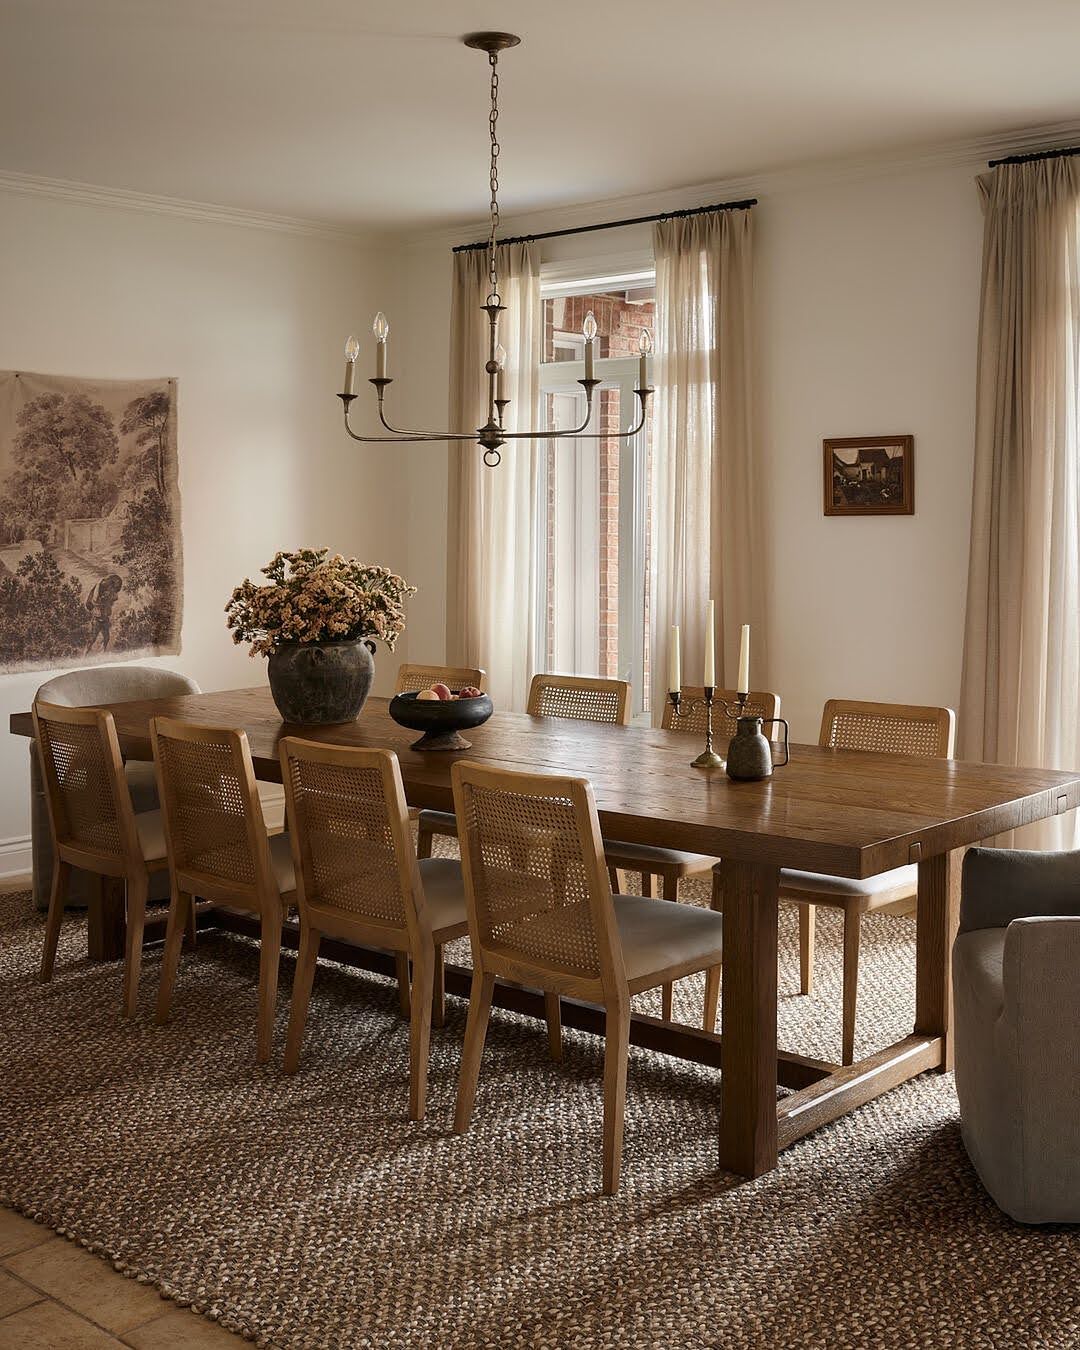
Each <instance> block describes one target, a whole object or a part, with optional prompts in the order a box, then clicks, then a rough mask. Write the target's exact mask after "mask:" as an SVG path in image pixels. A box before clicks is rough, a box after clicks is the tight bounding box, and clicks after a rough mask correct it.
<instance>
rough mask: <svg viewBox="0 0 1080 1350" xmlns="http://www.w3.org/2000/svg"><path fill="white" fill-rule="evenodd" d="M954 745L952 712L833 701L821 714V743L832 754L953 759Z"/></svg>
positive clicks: (954, 735)
mask: <svg viewBox="0 0 1080 1350" xmlns="http://www.w3.org/2000/svg"><path fill="white" fill-rule="evenodd" d="M955 741H956V714H955V713H954V712H953V710H952V709H951V708H928V707H921V706H919V705H916V704H905V703H860V702H857V701H855V700H853V699H842V698H831V699H829V701H828V703H826V704H825V711H824V713H823V714H822V718H821V735H820V737H819V740H818V743H819V744H820V745H823V746H825V747H826V748H827V749H830V750H872V751H878V752H879V753H883V754H893V755H927V756H929V757H931V758H933V759H951V758H952V754H953V749H954V745H955Z"/></svg>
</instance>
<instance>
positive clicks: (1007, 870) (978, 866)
mask: <svg viewBox="0 0 1080 1350" xmlns="http://www.w3.org/2000/svg"><path fill="white" fill-rule="evenodd" d="M1044 916H1061V917H1070V916H1072V917H1078V916H1080V851H1071V852H1068V853H1037V852H1029V851H1027V850H1024V849H1003V848H972V849H969V850H968V853H967V856H966V857H965V858H964V870H963V879H962V883H961V900H960V932H961V933H967V932H970V931H971V930H972V929H975V928H1007V927H1008V926H1009V924H1010V923H1012V921H1013V920H1014V919H1028V918H1039V917H1044Z"/></svg>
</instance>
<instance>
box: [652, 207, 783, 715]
mask: <svg viewBox="0 0 1080 1350" xmlns="http://www.w3.org/2000/svg"><path fill="white" fill-rule="evenodd" d="M752 249H753V212H752V211H749V210H740V211H716V212H710V213H707V214H704V215H698V216H689V217H685V218H682V219H677V220H667V221H661V222H659V223H658V224H657V226H656V231H655V252H656V328H657V332H656V338H657V342H656V346H657V360H656V384H657V395H656V401H657V406H656V442H655V449H654V452H653V547H652V597H653V599H652V615H651V619H652V633H653V647H652V650H653V652H654V653H655V654H656V655H655V658H654V660H653V662H652V689H653V699H652V707H653V709H654V717H655V719H656V721H657V722H658V721H659V718H660V714H661V711H662V709H663V706H664V698H665V686H666V674H667V653H668V645H669V638H670V631H671V625H672V624H676V623H677V624H679V625H681V628H682V643H683V679H684V681H685V682H686V683H687V684H700V682H701V675H702V660H703V657H702V652H703V649H704V621H705V605H706V602H707V601H708V600H709V599H710V598H711V599H713V600H715V602H716V623H717V670H716V678H717V683H718V684H720V685H721V686H723V685H727V686H728V687H731V685H732V684H733V683H734V680H735V676H736V668H737V653H738V643H739V628H740V625H741V624H744V623H750V624H752V625H754V634H753V638H754V647H753V660H752V664H751V675H752V682H753V683H754V685H755V687H756V688H761V687H762V684H761V681H762V679H763V678H764V676H765V670H766V667H765V648H764V639H765V631H764V627H763V625H762V617H763V595H764V562H765V558H764V547H763V543H764V536H763V530H762V511H763V507H764V502H763V498H764V484H763V483H762V481H761V479H760V477H759V474H758V465H757V461H756V459H755V454H754V438H753V426H752V421H753V418H752V408H753V402H752V381H751V362H752V360H753V334H752V319H753V314H752V305H753V299H752V288H753V274H752Z"/></svg>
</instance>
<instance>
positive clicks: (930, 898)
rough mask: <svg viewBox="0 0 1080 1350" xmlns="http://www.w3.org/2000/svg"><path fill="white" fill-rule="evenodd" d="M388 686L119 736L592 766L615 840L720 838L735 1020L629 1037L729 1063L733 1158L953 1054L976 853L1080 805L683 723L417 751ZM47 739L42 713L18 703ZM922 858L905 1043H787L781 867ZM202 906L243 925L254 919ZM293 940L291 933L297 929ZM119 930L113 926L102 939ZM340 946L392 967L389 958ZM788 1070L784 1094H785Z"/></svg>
mask: <svg viewBox="0 0 1080 1350" xmlns="http://www.w3.org/2000/svg"><path fill="white" fill-rule="evenodd" d="M387 707H388V705H387V701H386V700H385V699H378V698H372V699H369V700H368V702H367V704H366V706H365V708H364V710H363V712H362V713H361V715H360V717H359V718H358V719H357V720H356V721H355V722H350V723H346V724H344V725H336V726H322V727H297V726H291V725H287V724H285V723H283V722H282V721H281V718H280V716H279V715H278V712H277V710H276V708H275V707H274V704H273V701H272V699H271V697H270V693H269V690H268V689H267V688H265V687H262V688H255V689H239V690H229V691H225V692H220V693H209V694H191V695H184V696H179V697H173V698H163V699H153V700H147V701H143V702H133V703H117V704H112V705H109V711H110V712H111V713H112V714H113V717H114V718H115V721H116V729H117V733H118V736H119V739H120V745H121V748H122V750H123V752H124V754H125V755H126V756H128V757H129V758H149V757H150V741H149V723H150V719H151V718H152V717H154V716H157V715H166V716H170V717H178V718H182V719H185V720H187V721H191V722H198V723H203V724H209V725H214V726H229V727H238V728H242V729H243V730H244V731H245V732H246V733H247V737H248V741H249V743H250V747H251V753H252V757H253V760H254V763H255V769H256V773H257V774H258V775H259V777H262V778H267V779H275V780H280V777H281V771H280V766H279V761H278V742H279V741H280V739H281V737H282V736H284V735H300V736H304V737H306V738H308V739H310V740H314V741H324V742H331V743H333V744H337V745H355V746H365V747H382V748H386V749H390V750H394V751H396V752H397V755H398V758H399V761H400V764H401V775H402V779H403V781H404V784H405V792H406V796H407V798H408V800H409V802H410V804H412V805H413V806H418V807H434V808H437V809H440V810H452V809H453V799H452V793H451V786H450V768H451V765H452V764H453V763H454V761H455V759H458V758H466V759H473V760H478V761H481V762H483V763H487V764H495V765H503V766H505V767H507V768H513V769H522V770H528V771H529V772H530V773H544V772H550V773H553V774H575V775H581V776H582V777H585V778H588V779H589V780H590V781H591V783H592V785H593V790H594V793H595V797H596V804H597V809H598V812H599V817H600V826H601V829H602V831H603V833H604V835H605V837H607V838H610V839H619V840H624V841H628V842H632V843H641V844H651V845H659V846H662V847H668V848H677V849H684V850H688V851H691V852H694V853H704V854H709V855H711V856H715V857H718V858H720V859H722V861H721V863H720V864H719V869H720V878H721V882H722V886H721V887H720V888H719V890H720V891H721V892H722V896H723V902H722V903H723V914H724V954H723V986H722V988H723V994H722V1005H721V1025H720V1033H719V1035H718V1036H717V1035H714V1034H712V1033H710V1032H705V1031H702V1030H699V1029H695V1028H691V1027H683V1026H677V1025H674V1024H672V1023H668V1022H663V1021H661V1020H660V1019H658V1018H653V1017H647V1016H644V1015H642V1014H635V1016H634V1019H633V1023H632V1026H631V1041H632V1042H633V1043H635V1044H638V1045H642V1046H647V1047H650V1048H652V1049H656V1050H661V1051H664V1052H665V1053H668V1054H673V1055H677V1056H681V1057H683V1058H686V1059H690V1060H694V1061H696V1062H698V1063H706V1064H713V1065H717V1066H718V1067H719V1069H720V1119H719V1162H720V1166H721V1167H722V1168H724V1169H726V1170H727V1171H730V1172H734V1173H737V1174H740V1175H742V1176H746V1177H753V1176H758V1175H760V1174H762V1173H764V1172H767V1171H769V1170H770V1169H772V1168H774V1167H775V1166H776V1165H777V1158H778V1152H779V1151H780V1150H781V1149H783V1148H785V1147H787V1146H788V1145H790V1144H792V1143H794V1142H795V1141H796V1140H797V1139H800V1138H801V1137H802V1136H804V1135H806V1134H807V1133H809V1132H810V1131H811V1130H813V1129H816V1128H817V1127H818V1126H820V1125H823V1124H826V1123H827V1122H829V1121H832V1120H835V1119H837V1118H838V1117H839V1116H841V1115H843V1114H845V1113H846V1112H848V1111H850V1110H852V1109H854V1108H855V1107H857V1106H860V1105H862V1104H863V1103H865V1102H867V1101H870V1100H872V1099H873V1098H875V1097H878V1096H880V1095H881V1094H882V1093H884V1092H887V1091H889V1090H890V1089H891V1088H893V1087H896V1086H898V1085H899V1084H900V1083H903V1082H905V1081H907V1080H908V1079H910V1078H912V1077H914V1076H915V1075H917V1074H920V1073H924V1072H927V1071H945V1070H948V1069H950V1068H951V1066H952V1060H953V1045H952V1027H953V1014H952V987H951V978H950V959H951V952H952V944H953V938H954V935H955V932H956V926H957V920H958V915H959V868H960V861H961V859H962V856H963V851H964V849H965V848H966V847H967V846H969V845H971V844H974V843H977V842H979V841H980V840H984V839H987V838H989V837H990V836H992V835H996V834H999V833H1001V832H1002V831H1005V830H1011V829H1014V828H1016V827H1017V826H1020V825H1025V824H1028V823H1030V822H1032V821H1037V820H1042V819H1044V818H1046V817H1049V816H1053V815H1058V814H1061V813H1062V812H1064V811H1068V810H1072V809H1073V808H1075V807H1077V806H1080V773H1073V772H1059V771H1054V770H1050V769H1024V768H1006V767H1001V766H997V765H989V764H976V763H965V762H962V761H957V760H940V759H929V758H922V757H917V756H909V755H893V754H871V753H865V752H862V751H854V750H829V749H823V748H822V747H820V746H817V745H793V746H792V747H791V758H790V762H789V763H788V764H787V765H786V766H784V767H781V768H778V769H777V770H776V771H775V772H774V774H773V776H772V777H771V778H768V779H765V780H763V781H760V782H749V783H747V782H733V781H732V780H730V779H729V778H728V777H727V776H726V774H724V773H723V771H717V770H701V769H695V768H691V766H690V760H691V759H692V758H693V757H694V755H695V754H696V753H697V751H698V749H699V748H700V747H699V745H698V744H697V741H696V739H695V738H694V737H693V736H692V735H689V734H687V733H679V732H671V731H661V730H654V729H651V728H647V727H638V726H606V725H599V724H595V723H590V722H579V721H569V720H561V719H557V718H544V717H529V716H526V715H524V714H517V713H495V714H494V716H492V718H491V719H490V721H488V722H487V723H486V724H485V725H484V726H482V727H477V728H474V729H473V730H471V731H469V732H468V733H467V734H468V738H469V740H470V741H471V743H472V744H471V748H470V749H469V750H467V751H464V752H446V751H441V752H440V751H422V752H421V751H414V750H412V749H410V746H411V744H412V743H413V741H414V740H415V733H414V732H411V731H408V730H406V729H405V728H403V727H400V726H398V725H397V724H396V723H395V722H394V721H393V720H392V719H391V718H390V715H389V713H388V711H387ZM11 731H12V732H13V733H15V734H16V735H22V736H29V735H32V734H33V728H32V724H31V719H30V714H29V713H15V714H13V715H12V717H11ZM908 863H914V864H916V865H917V867H918V899H917V903H916V960H915V1024H914V1027H913V1029H912V1031H911V1033H910V1034H909V1035H907V1036H904V1037H902V1038H901V1039H900V1040H899V1041H897V1042H895V1044H893V1045H890V1046H888V1047H886V1048H885V1049H882V1050H879V1051H877V1052H876V1053H874V1054H871V1055H870V1056H868V1057H867V1058H865V1059H863V1060H860V1061H858V1062H857V1063H854V1064H850V1065H846V1066H841V1065H838V1064H834V1063H830V1062H828V1061H825V1060H819V1059H815V1058H812V1057H809V1056H805V1055H801V1054H798V1053H797V1052H794V1051H790V1050H784V1049H780V1048H778V1045H777V977H776V963H777V908H778V904H777V891H778V882H779V873H780V869H781V868H785V867H790V868H798V869H800V870H803V871H813V872H825V873H829V874H831V875H834V876H840V877H869V876H873V875H875V874H876V873H879V872H884V871H888V870H890V869H891V868H894V867H901V866H904V865H905V864H908ZM204 921H208V922H212V923H216V924H217V925H218V926H220V927H224V928H227V929H231V930H232V931H247V929H246V927H245V925H247V924H248V923H249V921H248V920H247V919H246V918H245V917H244V916H241V915H236V914H229V913H224V912H218V913H217V914H214V913H211V914H210V916H209V919H208V920H206V916H204ZM293 940H295V934H293ZM107 946H108V944H107V943H106V944H103V943H102V942H101V941H100V940H99V942H98V948H99V949H102V950H103V949H104V948H105V947H107ZM333 955H334V956H335V957H337V958H338V959H342V960H347V961H350V962H351V963H352V964H354V965H359V966H366V967H367V968H369V969H375V970H384V971H386V973H392V971H393V963H392V960H391V959H390V958H388V957H387V956H386V955H385V954H381V953H365V952H361V951H358V950H356V949H347V950H341V951H338V950H336V949H335V951H334V953H333ZM446 981H447V992H448V993H450V994H458V995H461V996H463V997H467V995H468V988H469V972H468V971H467V970H464V969H459V968H455V967H453V966H448V967H447V971H446ZM497 1001H498V1002H500V1003H501V1004H502V1005H503V1006H507V1007H511V1008H514V1009H516V1010H517V1011H520V1012H525V1013H529V1014H531V1015H534V1016H537V1017H542V1016H543V999H542V996H541V995H539V994H538V993H535V992H533V991H528V990H518V989H513V988H505V989H502V990H500V991H499V996H498V999H497ZM566 1004H567V1006H566V1007H565V1008H564V1015H563V1020H564V1022H565V1023H566V1024H567V1025H569V1026H578V1027H581V1028H583V1029H585V1030H588V1031H592V1032H595V1033H597V1034H602V1032H603V1012H602V1010H601V1009H598V1008H593V1007H590V1006H589V1005H585V1004H575V1003H573V1001H572V1000H566ZM778 1085H779V1086H780V1087H783V1088H785V1089H787V1091H786V1092H784V1093H778V1091H777V1089H778Z"/></svg>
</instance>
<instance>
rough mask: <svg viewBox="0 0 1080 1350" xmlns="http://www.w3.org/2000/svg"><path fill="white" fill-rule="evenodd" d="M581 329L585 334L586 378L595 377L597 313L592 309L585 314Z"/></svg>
mask: <svg viewBox="0 0 1080 1350" xmlns="http://www.w3.org/2000/svg"><path fill="white" fill-rule="evenodd" d="M581 331H582V332H583V333H584V334H585V378H586V379H587V380H591V379H592V378H593V343H594V342H595V341H596V315H595V314H594V313H593V312H592V310H591V309H590V310H589V312H588V314H586V315H585V322H584V323H583V324H582V325H581Z"/></svg>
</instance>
